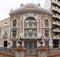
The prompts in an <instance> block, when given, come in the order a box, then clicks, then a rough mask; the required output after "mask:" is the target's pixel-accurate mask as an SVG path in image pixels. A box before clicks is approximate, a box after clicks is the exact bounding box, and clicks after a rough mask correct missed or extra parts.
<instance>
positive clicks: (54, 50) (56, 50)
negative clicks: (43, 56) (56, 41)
mask: <svg viewBox="0 0 60 57" xmlns="http://www.w3.org/2000/svg"><path fill="white" fill-rule="evenodd" d="M56 52H60V48H53V49H49V50H48V54H52V53H56Z"/></svg>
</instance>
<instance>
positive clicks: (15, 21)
mask: <svg viewBox="0 0 60 57" xmlns="http://www.w3.org/2000/svg"><path fill="white" fill-rule="evenodd" d="M16 26H17V20H16V19H15V20H13V27H16Z"/></svg>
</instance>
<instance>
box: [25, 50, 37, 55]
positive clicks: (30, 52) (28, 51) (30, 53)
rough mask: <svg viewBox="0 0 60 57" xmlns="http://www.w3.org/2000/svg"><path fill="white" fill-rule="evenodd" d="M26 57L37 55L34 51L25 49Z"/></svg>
mask: <svg viewBox="0 0 60 57" xmlns="http://www.w3.org/2000/svg"><path fill="white" fill-rule="evenodd" d="M26 55H37V50H36V49H26Z"/></svg>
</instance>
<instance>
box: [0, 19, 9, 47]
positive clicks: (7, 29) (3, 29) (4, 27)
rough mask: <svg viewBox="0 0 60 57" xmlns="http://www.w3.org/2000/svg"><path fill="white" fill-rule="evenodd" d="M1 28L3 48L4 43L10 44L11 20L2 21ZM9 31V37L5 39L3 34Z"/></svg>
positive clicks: (0, 22)
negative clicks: (6, 24)
mask: <svg viewBox="0 0 60 57" xmlns="http://www.w3.org/2000/svg"><path fill="white" fill-rule="evenodd" d="M5 22H7V23H8V26H4V23H5ZM0 24H1V25H0V28H1V46H2V47H3V46H4V41H8V43H9V42H10V18H6V19H4V20H2V21H0ZM5 31H7V32H8V37H7V38H4V37H3V34H4V32H5Z"/></svg>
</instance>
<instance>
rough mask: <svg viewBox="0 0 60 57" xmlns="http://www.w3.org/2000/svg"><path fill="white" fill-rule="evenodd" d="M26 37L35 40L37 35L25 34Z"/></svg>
mask: <svg viewBox="0 0 60 57" xmlns="http://www.w3.org/2000/svg"><path fill="white" fill-rule="evenodd" d="M24 37H26V38H29V37H32V38H35V37H37V33H34V34H32V35H29V34H24Z"/></svg>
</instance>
